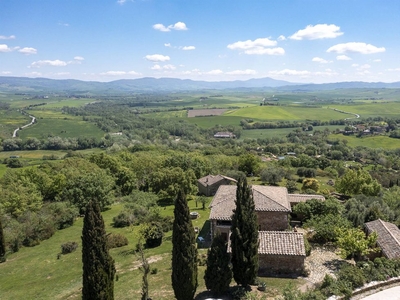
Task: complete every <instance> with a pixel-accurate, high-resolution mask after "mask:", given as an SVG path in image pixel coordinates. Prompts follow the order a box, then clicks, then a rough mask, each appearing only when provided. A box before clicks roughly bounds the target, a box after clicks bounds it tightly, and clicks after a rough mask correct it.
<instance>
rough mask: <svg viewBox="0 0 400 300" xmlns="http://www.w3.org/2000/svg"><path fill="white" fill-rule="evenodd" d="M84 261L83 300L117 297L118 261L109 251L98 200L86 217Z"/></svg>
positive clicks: (88, 210) (89, 205) (108, 299)
mask: <svg viewBox="0 0 400 300" xmlns="http://www.w3.org/2000/svg"><path fill="white" fill-rule="evenodd" d="M82 262H83V287H82V299H83V300H100V299H101V300H112V299H114V275H115V266H114V260H113V259H112V257H111V256H110V254H109V252H108V248H107V237H106V231H105V228H104V221H103V217H102V216H101V213H100V207H99V204H98V203H97V202H95V201H89V203H88V204H87V206H86V211H85V218H84V219H83V230H82Z"/></svg>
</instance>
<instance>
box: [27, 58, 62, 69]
mask: <svg viewBox="0 0 400 300" xmlns="http://www.w3.org/2000/svg"><path fill="white" fill-rule="evenodd" d="M67 64H68V63H67V62H65V61H62V60H58V59H56V60H38V61H34V62H33V63H31V65H30V68H40V67H43V66H53V67H65V66H66V65H67Z"/></svg>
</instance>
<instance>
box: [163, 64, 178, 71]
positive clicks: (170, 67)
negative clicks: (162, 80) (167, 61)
mask: <svg viewBox="0 0 400 300" xmlns="http://www.w3.org/2000/svg"><path fill="white" fill-rule="evenodd" d="M163 69H164V70H175V69H176V67H175V66H174V65H165V66H163Z"/></svg>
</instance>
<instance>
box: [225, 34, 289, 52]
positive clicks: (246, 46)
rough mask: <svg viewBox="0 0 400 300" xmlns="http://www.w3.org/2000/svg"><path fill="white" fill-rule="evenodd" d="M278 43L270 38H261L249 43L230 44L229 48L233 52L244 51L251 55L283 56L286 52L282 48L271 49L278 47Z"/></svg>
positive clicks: (248, 41)
mask: <svg viewBox="0 0 400 300" xmlns="http://www.w3.org/2000/svg"><path fill="white" fill-rule="evenodd" d="M276 44H277V41H274V40H270V39H269V38H259V39H255V40H254V41H252V40H247V41H238V42H235V43H232V44H229V45H228V46H227V47H228V48H229V49H231V50H244V53H245V54H249V55H283V54H285V50H284V49H283V48H281V47H275V48H269V47H274V46H276Z"/></svg>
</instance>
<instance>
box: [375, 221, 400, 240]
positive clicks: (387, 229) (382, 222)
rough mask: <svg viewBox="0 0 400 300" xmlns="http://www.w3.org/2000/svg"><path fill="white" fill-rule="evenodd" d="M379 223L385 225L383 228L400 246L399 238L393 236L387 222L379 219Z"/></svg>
mask: <svg viewBox="0 0 400 300" xmlns="http://www.w3.org/2000/svg"><path fill="white" fill-rule="evenodd" d="M378 221H380V222H381V224H382V225H383V227H384V228H385V229H386V231H387V232H388V233H389V234H390V236H391V237H392V238H393V239H394V240H395V241H396V243H397V245H398V246H400V242H399V241H398V240H397V238H396V237H395V236H394V235H393V233H392V232H391V231H390V230H389V228H387V226H386V224H385V223H386V222H384V221H383V220H381V219H378Z"/></svg>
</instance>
